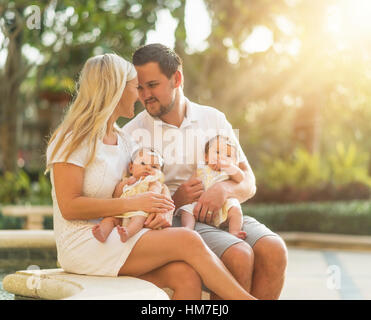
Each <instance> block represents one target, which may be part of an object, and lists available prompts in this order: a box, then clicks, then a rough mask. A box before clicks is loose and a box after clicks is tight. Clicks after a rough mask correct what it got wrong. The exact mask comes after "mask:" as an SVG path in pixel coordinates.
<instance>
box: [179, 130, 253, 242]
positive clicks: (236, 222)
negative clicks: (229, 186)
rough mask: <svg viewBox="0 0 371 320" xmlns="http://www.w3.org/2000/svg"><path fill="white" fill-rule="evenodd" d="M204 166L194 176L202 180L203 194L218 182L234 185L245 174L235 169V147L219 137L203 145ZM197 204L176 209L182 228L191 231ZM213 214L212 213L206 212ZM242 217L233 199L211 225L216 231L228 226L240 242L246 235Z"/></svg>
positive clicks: (228, 200) (226, 139)
mask: <svg viewBox="0 0 371 320" xmlns="http://www.w3.org/2000/svg"><path fill="white" fill-rule="evenodd" d="M205 162H206V165H199V166H198V168H197V172H196V174H195V176H197V177H199V178H200V179H201V180H202V183H203V185H204V188H205V190H207V189H208V188H209V187H211V186H212V185H214V184H215V183H217V182H220V181H225V180H228V179H231V180H233V181H235V182H237V183H239V182H240V181H242V180H243V178H244V173H243V171H242V170H241V169H240V168H239V167H238V156H237V148H236V145H235V144H233V143H232V142H231V141H230V140H229V138H227V137H224V136H221V135H218V136H215V137H214V138H212V139H210V140H209V141H208V142H207V143H206V145H205ZM195 205H196V202H194V203H192V204H187V205H184V206H182V207H180V209H179V213H180V214H181V220H182V226H183V227H186V228H190V229H193V228H194V225H195V217H194V215H193V209H194V207H195ZM208 214H212V212H208ZM242 222H243V213H242V209H241V205H240V202H239V201H238V200H237V199H235V198H229V199H227V201H226V202H225V203H224V205H223V207H222V208H221V209H220V210H219V212H218V214H214V215H213V217H212V221H211V224H212V225H214V226H215V227H224V226H227V225H228V228H229V229H228V230H229V232H230V233H231V234H233V235H235V236H236V237H238V238H240V239H245V238H246V232H245V231H242V230H241V228H242Z"/></svg>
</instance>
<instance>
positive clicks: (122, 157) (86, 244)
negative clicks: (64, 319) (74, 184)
mask: <svg viewBox="0 0 371 320" xmlns="http://www.w3.org/2000/svg"><path fill="white" fill-rule="evenodd" d="M69 141H70V139H69V137H67V138H66V139H65V141H64V144H63V146H62V147H61V148H60V149H59V152H58V153H57V154H56V156H55V157H54V158H53V160H52V161H51V160H50V156H51V154H52V151H53V149H54V148H55V140H54V141H53V143H52V144H51V145H50V146H49V147H48V149H47V167H48V168H50V180H51V184H52V198H53V219H54V235H55V238H56V245H57V254H58V262H59V264H60V265H61V267H62V268H63V269H64V270H65V271H67V272H72V273H78V274H86V275H98V276H117V274H118V272H119V270H120V268H121V267H122V266H123V264H124V262H125V261H126V259H127V257H128V256H129V254H130V252H131V250H132V248H133V247H134V245H135V243H136V242H137V240H138V239H139V238H140V237H141V236H142V235H143V234H144V233H145V232H146V231H148V230H149V229H146V228H144V229H142V230H141V231H139V232H138V233H137V234H135V235H134V236H133V237H131V238H130V239H129V240H128V241H127V242H125V243H123V242H121V240H120V237H119V234H118V232H117V230H116V229H114V230H113V231H112V232H111V234H110V235H109V236H108V238H107V240H106V242H104V243H101V242H99V241H98V240H96V239H95V237H94V236H93V234H92V228H93V226H94V225H96V224H97V223H99V221H100V220H101V219H97V220H66V219H64V218H63V216H62V214H61V212H60V210H59V206H58V202H57V198H56V194H55V188H54V176H53V167H52V164H53V163H57V162H65V161H64V159H63V158H62V157H61V153H62V151H63V149H64V147H66V146H67V145H68V143H69ZM134 148H135V145H134V142H132V140H131V139H130V137H125V136H123V135H121V134H118V142H117V145H107V144H104V143H103V141H98V142H97V151H96V157H95V160H94V161H93V162H92V163H91V164H89V166H87V167H85V165H86V163H87V161H88V160H89V157H90V148H89V146H88V143H87V140H86V141H84V142H83V143H82V144H81V145H80V146H79V147H78V148H77V149H76V150H75V151H74V152H73V153H72V154H71V155H70V157H69V158H68V159H67V161H66V162H68V163H72V164H74V165H77V166H80V167H83V168H85V172H84V181H83V190H82V195H83V196H86V197H92V198H111V197H112V193H113V191H114V189H115V186H116V184H117V183H118V182H119V181H120V180H121V178H122V176H123V174H125V173H126V171H127V169H128V165H129V162H130V156H131V154H132V152H133V151H134Z"/></svg>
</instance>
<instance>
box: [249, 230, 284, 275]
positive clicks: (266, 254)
mask: <svg viewBox="0 0 371 320" xmlns="http://www.w3.org/2000/svg"><path fill="white" fill-rule="evenodd" d="M253 250H254V255H255V260H256V261H258V262H260V263H261V264H264V265H266V266H269V265H270V266H272V267H274V268H276V269H279V270H281V271H284V270H285V269H286V266H287V260H288V251H287V247H286V244H285V242H284V241H283V240H282V239H281V238H280V237H278V236H266V237H263V238H261V239H259V240H258V241H257V242H256V243H255V245H254V247H253Z"/></svg>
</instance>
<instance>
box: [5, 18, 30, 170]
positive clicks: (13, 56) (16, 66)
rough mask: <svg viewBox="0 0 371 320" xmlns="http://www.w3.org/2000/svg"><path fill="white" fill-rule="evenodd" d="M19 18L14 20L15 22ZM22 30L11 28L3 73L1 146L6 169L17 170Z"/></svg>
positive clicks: (15, 27)
mask: <svg viewBox="0 0 371 320" xmlns="http://www.w3.org/2000/svg"><path fill="white" fill-rule="evenodd" d="M16 23H17V20H15V21H14V24H16ZM21 49H22V31H20V30H19V29H18V28H17V25H14V26H11V27H10V28H9V45H8V55H7V60H6V63H5V68H4V73H3V75H2V78H3V79H2V81H1V83H2V85H1V86H2V89H1V91H2V95H1V99H0V106H1V123H0V124H1V125H0V147H1V155H2V158H3V161H2V162H3V164H2V168H1V169H3V170H4V171H11V172H14V171H16V170H17V153H18V137H17V136H18V134H17V133H18V130H19V124H20V123H19V119H20V118H21V112H22V110H20V109H19V104H18V97H19V88H20V85H21V82H22V80H23V79H22V78H23V76H24V75H25V68H24V66H23V64H22V52H21Z"/></svg>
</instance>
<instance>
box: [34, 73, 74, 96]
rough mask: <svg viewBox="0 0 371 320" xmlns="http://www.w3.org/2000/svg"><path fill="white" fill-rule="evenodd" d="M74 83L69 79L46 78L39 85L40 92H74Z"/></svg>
mask: <svg viewBox="0 0 371 320" xmlns="http://www.w3.org/2000/svg"><path fill="white" fill-rule="evenodd" d="M74 87H75V82H74V81H73V80H72V79H71V78H70V77H61V78H60V77H58V76H50V75H49V76H46V77H45V78H43V79H42V81H41V84H40V89H41V90H46V91H51V92H68V93H72V92H73V91H74Z"/></svg>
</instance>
